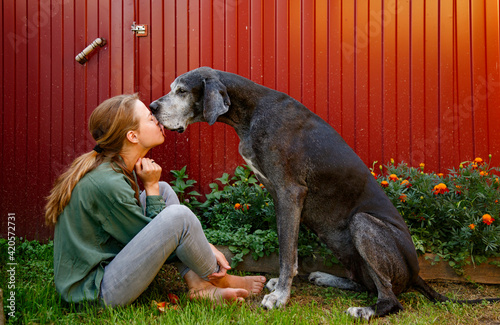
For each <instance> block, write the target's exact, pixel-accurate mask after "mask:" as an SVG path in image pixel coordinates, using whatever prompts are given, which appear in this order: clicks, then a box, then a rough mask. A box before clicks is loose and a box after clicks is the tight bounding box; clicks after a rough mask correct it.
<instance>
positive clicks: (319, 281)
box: [309, 272, 367, 292]
mask: <svg viewBox="0 0 500 325" xmlns="http://www.w3.org/2000/svg"><path fill="white" fill-rule="evenodd" d="M309 281H310V282H312V283H314V284H315V285H318V286H326V287H334V288H338V289H342V290H351V291H357V292H364V291H367V290H366V288H365V287H364V286H362V285H360V284H358V283H356V282H354V281H352V280H350V279H347V278H341V277H338V276H335V275H332V274H328V273H323V272H312V273H311V274H309Z"/></svg>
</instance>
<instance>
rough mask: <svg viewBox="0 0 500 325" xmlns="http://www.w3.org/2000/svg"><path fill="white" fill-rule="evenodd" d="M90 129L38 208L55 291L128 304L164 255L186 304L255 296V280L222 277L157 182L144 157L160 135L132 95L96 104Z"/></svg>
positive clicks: (202, 240) (216, 261)
mask: <svg viewBox="0 0 500 325" xmlns="http://www.w3.org/2000/svg"><path fill="white" fill-rule="evenodd" d="M89 129H90V133H91V134H92V137H93V138H94V139H95V141H96V142H97V145H96V146H95V148H94V149H93V150H92V151H91V152H88V153H85V154H83V155H81V156H80V157H78V158H77V159H75V161H74V162H73V163H72V165H71V167H70V168H69V169H68V170H67V171H66V172H65V173H63V174H62V175H61V176H60V177H59V178H58V179H57V181H56V183H55V186H54V188H53V189H52V191H51V194H50V196H49V197H48V203H47V205H46V214H45V221H46V223H47V224H49V225H55V234H54V275H55V277H54V279H55V285H56V289H57V291H58V292H59V293H60V294H61V296H62V298H63V299H64V300H65V301H68V302H81V301H85V300H87V301H88V300H99V301H100V302H101V303H103V304H104V305H107V306H118V305H121V306H123V305H127V304H129V303H131V302H133V301H134V300H135V299H137V297H139V295H140V294H141V293H142V292H143V291H144V290H145V289H146V288H147V287H148V285H149V284H150V283H151V281H153V279H154V277H155V276H156V274H157V273H158V271H159V270H160V268H161V267H162V265H163V264H164V263H165V262H166V261H167V258H169V256H170V258H169V262H170V261H174V262H175V263H176V265H177V267H178V269H179V272H180V273H181V275H182V276H183V278H184V279H185V281H186V283H187V285H188V287H189V294H188V295H189V297H190V298H191V299H197V298H207V299H212V300H214V301H217V302H218V301H223V300H229V301H234V300H236V301H243V300H244V299H245V297H247V296H248V295H249V294H251V293H259V292H260V291H261V290H262V288H263V286H264V282H265V280H266V279H265V278H264V277H262V276H247V277H238V276H233V275H229V274H227V273H226V271H227V270H228V269H230V267H229V264H228V262H227V260H226V258H225V257H224V255H223V254H222V253H221V252H220V251H218V250H217V249H216V248H215V247H214V246H213V245H211V244H209V243H208V241H207V239H206V237H205V235H204V233H203V230H202V227H201V224H200V222H199V221H198V219H197V217H196V216H195V215H194V214H193V213H192V212H191V210H189V209H188V208H187V207H185V206H183V205H180V204H179V200H178V198H177V196H176V195H175V192H174V191H173V190H172V188H171V187H170V186H169V185H168V184H167V183H165V182H160V176H161V170H162V169H161V167H160V166H159V165H158V164H157V163H156V162H155V161H153V160H152V159H148V158H145V156H146V154H147V153H148V151H149V150H150V149H151V148H154V147H156V146H158V145H160V144H162V143H163V141H164V133H163V128H162V127H161V125H159V124H158V121H156V119H155V118H154V116H152V115H151V113H150V111H149V109H148V108H147V107H146V106H145V105H144V104H143V103H142V102H141V101H140V100H139V99H138V97H137V95H120V96H116V97H113V98H111V99H108V100H106V101H104V102H103V103H102V104H100V105H99V106H98V107H97V108H96V109H95V110H94V111H93V112H92V114H91V116H90V121H89ZM136 176H137V177H139V179H140V180H141V181H142V183H143V185H144V191H143V192H142V193H140V194H139V187H138V185H137V178H136Z"/></svg>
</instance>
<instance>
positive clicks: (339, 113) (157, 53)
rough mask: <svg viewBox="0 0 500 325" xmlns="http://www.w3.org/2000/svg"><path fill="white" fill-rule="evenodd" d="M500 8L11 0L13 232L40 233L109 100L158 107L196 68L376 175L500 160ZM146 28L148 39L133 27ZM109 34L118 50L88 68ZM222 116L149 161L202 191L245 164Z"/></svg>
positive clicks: (5, 104) (5, 138) (9, 204)
mask: <svg viewBox="0 0 500 325" xmlns="http://www.w3.org/2000/svg"><path fill="white" fill-rule="evenodd" d="M499 8H500V4H499V0H485V1H475V0H440V1H436V0H427V1H425V0H398V1H396V0H365V1H363V0H357V1H353V0H343V1H342V0H331V1H326V0H316V1H307V0H302V1H300V0H274V1H263V0H261V1H253V0H234V1H233V0H189V1H185V0H178V1H174V0H171V1H168V0H165V1H159V0H149V1H138V0H135V1H134V0H123V1H111V0H87V1H75V0H41V1H39V2H36V1H27V0H25V1H18V0H4V1H3V2H2V22H1V23H0V28H1V30H0V34H1V35H2V40H1V42H0V50H1V53H2V59H1V64H0V74H2V81H1V85H0V89H1V92H2V93H1V95H2V132H1V137H2V138H1V143H2V157H1V166H0V168H1V170H2V172H1V184H2V188H1V195H0V200H1V201H0V202H1V220H2V225H1V230H0V232H1V235H2V237H5V236H6V235H7V216H8V214H9V213H13V214H15V216H16V235H17V236H23V237H26V236H27V237H30V238H38V239H43V238H47V237H49V236H50V234H51V230H50V229H48V228H45V227H44V226H43V225H42V224H43V205H44V197H45V196H46V195H47V194H48V192H49V190H50V188H51V185H52V183H53V181H54V179H55V177H56V176H57V175H58V174H60V173H61V171H63V170H64V168H65V166H67V165H68V164H69V163H70V162H71V161H72V160H73V159H74V158H75V157H76V156H77V155H80V154H81V153H83V152H85V151H88V150H90V149H91V148H92V146H93V145H94V144H93V141H92V139H91V137H90V136H89V134H88V131H87V119H88V116H89V114H90V112H91V111H92V109H93V108H94V107H95V106H97V104H98V103H99V102H101V101H102V100H104V99H106V98H108V97H110V96H112V95H116V94H119V93H131V92H134V91H138V92H139V93H140V95H141V98H142V99H143V101H144V102H146V103H148V102H149V101H151V100H152V99H156V98H158V97H160V96H161V95H163V94H164V93H166V92H168V91H169V85H170V83H171V82H172V81H173V79H174V78H175V77H176V76H177V75H179V74H181V73H184V72H186V71H188V70H191V69H194V68H196V67H199V66H211V67H213V68H216V69H221V70H226V71H230V72H235V73H238V74H240V75H243V76H245V77H247V78H250V79H252V80H254V81H256V82H258V83H260V84H263V85H265V86H268V87H271V88H274V89H277V90H280V91H283V92H286V93H288V94H290V95H291V96H292V97H294V98H296V99H298V100H300V101H301V102H302V103H304V104H305V105H306V106H307V107H309V108H310V109H311V110H312V111H314V112H316V113H317V114H318V115H320V116H321V117H322V118H324V119H325V120H326V121H328V123H330V124H331V125H332V126H333V127H334V128H336V129H337V131H338V132H339V133H341V134H342V136H343V137H344V139H345V140H346V141H347V142H348V144H349V145H351V146H352V147H353V148H354V150H355V151H356V152H357V153H358V154H359V155H360V156H361V158H362V159H363V161H364V162H365V163H366V164H367V165H369V166H371V164H372V162H373V161H375V160H378V161H379V162H386V161H387V160H389V159H390V158H394V159H395V160H396V161H401V160H404V161H406V162H409V163H410V164H411V165H418V164H419V163H421V162H425V164H426V166H427V170H434V171H446V170H447V169H448V168H451V167H456V166H457V165H458V163H460V162H461V161H465V160H470V159H473V158H475V157H476V156H481V157H483V158H486V157H487V156H488V154H490V153H491V154H493V162H494V164H495V165H499V164H500V139H499V133H500V67H499V64H500V63H499V61H500V54H499V53H500V41H499V38H500V37H499V15H500V9H499ZM133 21H136V22H137V24H147V25H148V27H149V36H147V37H142V38H137V37H135V36H134V34H133V33H132V32H131V31H130V26H131V25H132V22H133ZM96 37H104V38H106V39H107V40H108V44H107V45H106V46H105V47H104V48H101V49H99V50H97V51H96V52H97V53H96V54H95V55H93V56H92V57H91V58H90V60H89V62H88V63H87V64H86V65H85V66H82V65H80V64H78V63H76V62H75V60H74V57H75V55H76V54H78V53H79V52H80V51H81V50H83V48H85V47H86V46H87V45H88V44H89V43H90V42H92V41H93V40H94V39H95V38H96ZM237 146H238V139H237V136H236V134H235V132H234V131H233V130H232V129H231V128H229V127H226V126H224V125H222V124H220V123H217V124H216V125H215V126H212V127H210V126H208V125H207V124H202V123H198V124H194V125H192V126H190V128H189V129H188V132H187V133H185V134H182V135H178V134H175V133H171V134H169V136H168V138H167V140H166V142H165V146H163V147H162V148H158V149H154V152H153V153H152V155H153V156H154V157H155V159H156V160H157V161H160V162H161V164H162V166H163V167H164V170H165V178H167V179H168V178H169V175H168V171H169V170H171V169H180V168H181V167H182V166H184V165H188V172H189V175H190V177H191V178H194V179H196V180H198V181H199V185H200V187H201V189H202V190H206V189H207V187H208V184H209V183H210V182H212V181H213V180H214V179H215V178H217V177H220V175H221V174H222V173H223V172H232V171H233V170H234V168H235V167H236V166H237V165H238V164H241V163H242V162H243V161H242V160H241V158H240V157H239V156H238V153H237Z"/></svg>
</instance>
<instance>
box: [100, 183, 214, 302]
mask: <svg viewBox="0 0 500 325" xmlns="http://www.w3.org/2000/svg"><path fill="white" fill-rule="evenodd" d="M160 195H162V196H163V198H164V199H165V202H166V205H167V206H166V208H165V209H164V210H163V211H161V212H160V213H159V214H158V215H157V216H156V217H155V218H154V219H153V220H152V221H151V222H150V223H149V224H148V225H147V226H146V227H144V228H143V229H142V230H141V231H140V232H139V233H138V234H137V235H136V236H135V237H134V238H133V239H132V240H131V241H130V242H129V243H128V244H127V245H126V246H125V247H124V248H123V249H122V250H121V251H120V252H119V253H118V254H117V255H116V256H115V258H114V259H113V260H112V261H111V262H110V263H109V264H108V265H107V266H106V267H105V269H104V277H103V279H102V282H101V292H100V298H101V301H102V302H103V303H104V304H105V305H107V306H123V305H127V304H129V303H131V302H133V301H134V300H135V299H137V297H139V295H140V294H141V293H142V292H143V291H144V290H146V288H147V287H148V285H149V284H150V283H151V282H152V281H153V279H154V277H155V276H156V274H158V271H159V270H160V268H161V267H162V266H163V264H164V263H165V261H166V260H167V258H168V257H169V256H170V255H171V254H172V253H173V252H175V253H176V255H177V257H178V259H179V260H180V261H181V262H182V263H178V265H177V267H178V269H179V271H180V272H181V276H184V275H185V274H186V273H187V272H188V271H189V269H191V270H193V271H194V272H195V273H196V274H198V275H199V276H200V277H201V278H203V279H205V280H207V281H208V278H207V277H208V275H210V274H212V273H214V272H216V271H217V270H218V265H217V261H216V259H215V255H214V254H213V252H212V249H211V247H210V245H209V243H208V241H207V238H206V237H205V234H204V233H203V229H202V227H201V224H200V222H199V220H198V218H197V217H196V216H195V215H194V214H193V213H192V212H191V210H189V208H187V207H186V206H183V205H180V204H179V199H178V198H177V195H176V194H175V192H174V191H173V190H172V188H171V187H170V185H168V184H167V183H165V182H160ZM140 200H141V205H142V206H143V207H144V208H145V207H146V193H144V192H143V193H141V196H140Z"/></svg>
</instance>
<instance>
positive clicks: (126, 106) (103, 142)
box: [45, 94, 139, 225]
mask: <svg viewBox="0 0 500 325" xmlns="http://www.w3.org/2000/svg"><path fill="white" fill-rule="evenodd" d="M137 100H139V96H138V95H137V94H133V95H119V96H116V97H112V98H110V99H107V100H105V101H104V102H102V103H101V104H100V105H99V106H97V108H96V109H95V110H94V111H93V112H92V114H91V115H90V119H89V131H90V133H91V134H92V137H93V138H94V140H95V141H96V142H97V144H98V147H96V148H97V150H92V151H90V152H87V153H85V154H83V155H81V156H80V157H78V158H76V159H75V160H74V161H73V163H72V164H71V166H70V167H69V168H68V170H66V171H65V172H64V173H63V174H62V175H61V176H59V178H57V180H56V182H55V185H54V188H53V189H52V190H51V191H50V195H49V196H48V197H47V204H46V205H45V223H46V224H47V225H55V224H56V222H57V218H58V217H59V215H60V214H61V213H62V212H63V210H64V208H65V207H66V205H68V203H69V201H70V199H71V193H72V191H73V188H74V187H75V185H76V183H78V181H80V179H82V177H83V176H85V175H86V174H87V173H88V172H90V171H92V170H94V169H95V168H97V167H98V166H99V165H100V164H102V163H103V162H114V163H116V165H118V166H119V167H120V170H117V169H115V168H114V167H113V169H115V171H117V172H121V173H123V174H125V176H127V178H128V179H129V181H130V183H131V184H132V187H133V188H134V190H135V192H136V198H137V199H139V190H138V186H137V184H136V183H135V180H134V177H133V174H132V172H130V171H129V170H128V169H127V166H125V163H124V162H123V159H121V157H120V155H119V153H120V151H121V149H122V147H123V144H124V142H125V139H126V137H127V132H128V131H130V130H137V129H138V128H139V119H138V118H137V117H136V114H135V110H134V104H135V102H136V101H137ZM98 151H99V152H98ZM111 165H112V166H113V165H114V164H111Z"/></svg>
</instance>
